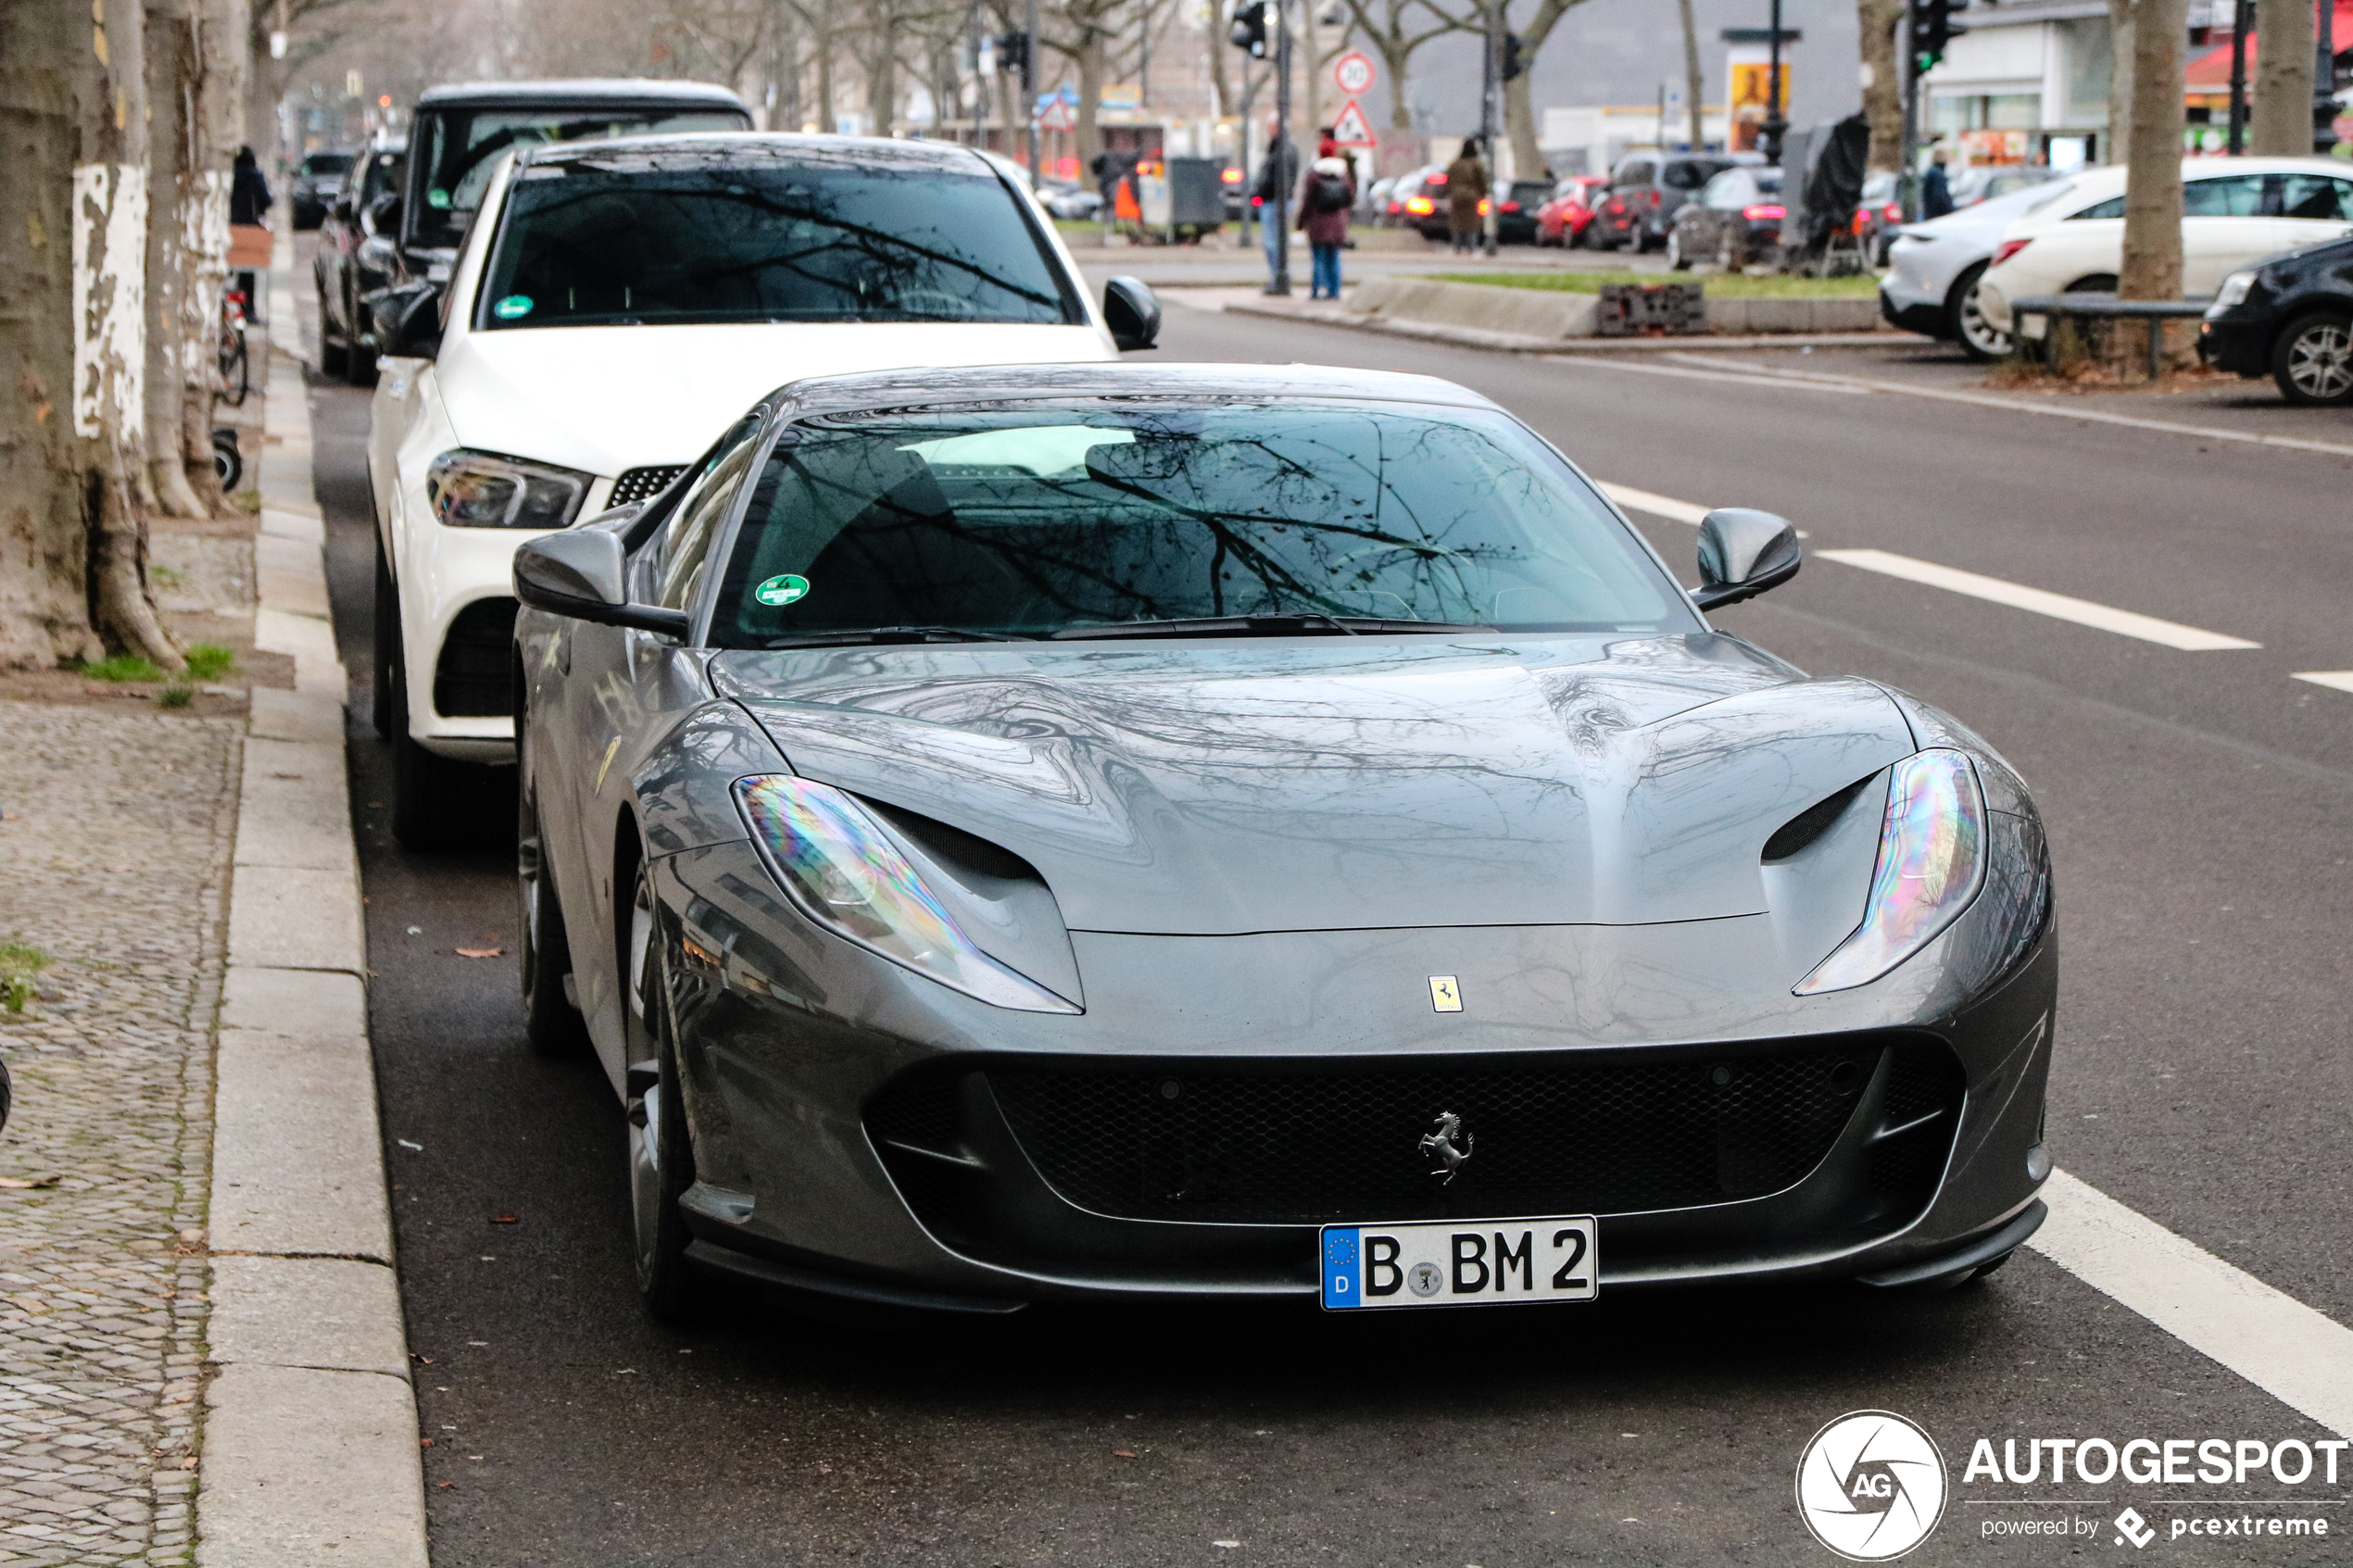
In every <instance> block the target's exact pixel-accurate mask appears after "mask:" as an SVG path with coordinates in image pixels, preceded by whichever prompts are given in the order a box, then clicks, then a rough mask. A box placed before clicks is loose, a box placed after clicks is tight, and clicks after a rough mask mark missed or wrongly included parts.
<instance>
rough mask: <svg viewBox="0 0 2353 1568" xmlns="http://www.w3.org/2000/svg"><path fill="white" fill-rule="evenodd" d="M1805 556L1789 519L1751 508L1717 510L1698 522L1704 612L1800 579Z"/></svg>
mask: <svg viewBox="0 0 2353 1568" xmlns="http://www.w3.org/2000/svg"><path fill="white" fill-rule="evenodd" d="M1804 557H1805V552H1804V551H1803V550H1802V549H1800V548H1799V546H1798V543H1797V530H1796V529H1794V528H1792V527H1791V526H1790V524H1789V520H1788V519H1787V518H1780V517H1775V516H1774V515H1773V514H1772V513H1771V512H1759V511H1752V510H1750V509H1749V508H1746V507H1718V508H1717V509H1716V510H1714V511H1712V512H1710V513H1708V514H1707V515H1706V516H1705V517H1704V518H1702V519H1700V520H1699V591H1698V592H1697V593H1695V594H1693V595H1692V601H1693V602H1694V603H1696V604H1697V605H1698V606H1699V608H1702V609H1714V608H1717V607H1718V606H1719V605H1733V604H1738V603H1740V602H1741V601H1742V600H1743V599H1753V598H1755V596H1757V595H1759V594H1761V593H1763V592H1764V591H1765V590H1766V589H1768V588H1774V587H1779V586H1780V584H1781V583H1786V582H1788V581H1789V580H1790V579H1791V578H1793V577H1794V576H1796V575H1797V569H1798V567H1799V566H1800V565H1801V564H1802V563H1803V560H1804Z"/></svg>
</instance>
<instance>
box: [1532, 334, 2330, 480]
mask: <svg viewBox="0 0 2353 1568" xmlns="http://www.w3.org/2000/svg"><path fill="white" fill-rule="evenodd" d="M1548 358H1554V360H1555V361H1556V362H1562V363H1579V364H1588V365H1604V364H1605V365H1609V366H1611V367H1613V368H1616V369H1638V370H1652V369H1655V367H1652V366H1647V365H1644V366H1628V365H1627V364H1626V362H1625V361H1624V360H1620V359H1572V358H1571V357H1569V356H1567V355H1556V356H1548ZM1676 358H1679V359H1690V360H1692V361H1693V362H1695V363H1697V364H1702V365H1722V364H1726V363H1728V361H1726V360H1722V359H1707V358H1701V357H1700V356H1698V355H1677V356H1676ZM1712 373H1716V374H1719V375H1721V377H1722V379H1724V380H1726V381H1748V382H1775V381H1778V382H1781V383H1784V384H1788V385H1793V386H1811V387H1814V388H1816V389H1818V390H1820V389H1827V388H1830V387H1840V388H1843V389H1844V390H1846V391H1850V392H1884V393H1891V394H1894V395H1896V396H1899V397H1925V398H1928V399H1929V400H1931V402H1937V403H1967V404H1969V405H1971V406H1973V407H1975V408H2000V409H2004V410H2006V411H2007V412H2009V413H2013V414H2040V415H2043V416H2045V417H2046V418H2049V419H2057V420H2085V421H2086V422H2088V423H2091V424H2102V425H2121V426H2123V427H2124V428H2125V429H2127V430H2154V431H2160V432H2162V433H2165V434H2167V435H2194V436H2196V437H2197V438H2198V439H2199V440H2201V441H2235V442H2238V443H2240V444H2242V445H2248V446H2278V447H2284V448H2285V449H2287V450H2288V451H2292V452H2325V453H2327V454H2328V455H2329V456H2331V457H2334V458H2353V446H2348V445H2345V444H2344V443H2343V442H2337V441H2306V440H2303V439H2301V438H2300V437H2297V436H2293V435H2260V434H2258V433H2255V432H2253V431H2245V430H2223V429H2221V427H2219V426H2216V425H2191V424H2182V423H2179V422H2177V421H2175V420H2144V419H2138V418H2135V417H2134V416H2133V415H2131V414H2109V413H2104V412H2102V411H2100V410H2098V409H2096V408H2067V407H2064V406H2063V405H2059V404H2052V405H2048V406H2045V405H2044V404H2039V403H2021V402H2019V401H2017V400H2016V399H2013V398H2008V397H1996V396H1994V395H1990V394H1986V393H1976V392H1948V391H1945V390H1944V389H1942V388H1939V387H1930V386H1906V385H1905V384H1903V383H1900V382H1884V381H1874V380H1872V379H1870V378H1869V377H1867V376H1841V375H1833V374H1829V373H1826V372H1822V371H1817V370H1780V369H1778V368H1775V367H1772V366H1761V365H1743V366H1741V367H1740V368H1739V373H1738V374H1733V373H1731V372H1730V371H1722V372H1712Z"/></svg>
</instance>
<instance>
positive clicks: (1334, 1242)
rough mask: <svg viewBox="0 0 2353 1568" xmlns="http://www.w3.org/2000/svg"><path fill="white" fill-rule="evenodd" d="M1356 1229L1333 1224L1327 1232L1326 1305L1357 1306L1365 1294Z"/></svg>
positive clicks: (1360, 1304)
mask: <svg viewBox="0 0 2353 1568" xmlns="http://www.w3.org/2000/svg"><path fill="white" fill-rule="evenodd" d="M1358 1235H1359V1233H1358V1232H1356V1231H1355V1230H1353V1229H1345V1230H1343V1229H1341V1228H1340V1227H1338V1226H1333V1227H1331V1228H1329V1229H1327V1230H1326V1231H1325V1232H1324V1305H1325V1306H1327V1307H1357V1306H1362V1305H1363V1304H1364V1303H1363V1302H1362V1301H1361V1300H1360V1299H1359V1298H1360V1297H1361V1296H1362V1295H1363V1294H1364V1293H1363V1291H1362V1289H1361V1288H1360V1282H1359V1281H1358V1279H1357V1277H1356V1258H1357V1254H1358V1250H1359V1248H1358V1246H1357V1236H1358Z"/></svg>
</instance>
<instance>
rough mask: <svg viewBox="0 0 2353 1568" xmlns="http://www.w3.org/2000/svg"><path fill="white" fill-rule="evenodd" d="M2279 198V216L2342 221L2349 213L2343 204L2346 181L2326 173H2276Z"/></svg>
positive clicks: (2277, 206)
mask: <svg viewBox="0 0 2353 1568" xmlns="http://www.w3.org/2000/svg"><path fill="white" fill-rule="evenodd" d="M2271 178H2272V179H2273V181H2274V182H2276V185H2277V190H2278V193H2279V194H2278V199H2277V204H2276V207H2275V210H2276V212H2277V214H2278V216H2280V217H2282V218H2317V219H2327V220H2343V219H2344V218H2346V217H2347V215H2348V209H2347V206H2346V203H2345V194H2346V187H2347V182H2345V181H2343V180H2336V179H2332V178H2330V177H2329V176H2328V175H2325V174H2275V175H2273V176H2272V177H2271Z"/></svg>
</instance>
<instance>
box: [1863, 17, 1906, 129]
mask: <svg viewBox="0 0 2353 1568" xmlns="http://www.w3.org/2000/svg"><path fill="white" fill-rule="evenodd" d="M1903 19H1904V0H1855V20H1856V25H1857V26H1858V27H1859V28H1860V29H1861V31H1862V43H1863V114H1864V116H1865V118H1866V119H1869V120H1870V122H1871V151H1870V156H1869V164H1870V166H1871V167H1872V168H1873V169H1894V168H1897V167H1898V166H1899V165H1901V164H1902V163H1903V161H1904V68H1903V64H1902V62H1901V60H1900V58H1899V56H1897V54H1896V50H1895V24H1896V23H1898V22H1900V21H1902V20H1903Z"/></svg>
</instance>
